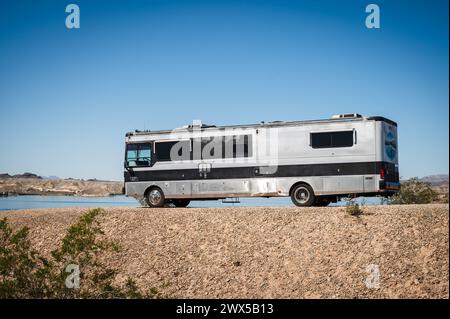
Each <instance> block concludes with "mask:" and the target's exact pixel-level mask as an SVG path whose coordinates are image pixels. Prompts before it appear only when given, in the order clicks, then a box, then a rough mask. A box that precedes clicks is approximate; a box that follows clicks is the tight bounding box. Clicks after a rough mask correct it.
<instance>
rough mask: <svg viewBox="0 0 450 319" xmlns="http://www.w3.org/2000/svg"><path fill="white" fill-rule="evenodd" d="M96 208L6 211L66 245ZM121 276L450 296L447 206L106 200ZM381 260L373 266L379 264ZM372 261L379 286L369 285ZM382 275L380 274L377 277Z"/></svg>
mask: <svg viewBox="0 0 450 319" xmlns="http://www.w3.org/2000/svg"><path fill="white" fill-rule="evenodd" d="M86 210H87V209H86V208H61V209H41V210H24V211H9V212H0V217H3V216H6V217H8V220H9V221H10V222H11V224H12V225H13V227H14V228H17V227H20V226H24V225H27V226H29V227H30V228H31V231H30V238H31V240H32V243H33V246H34V247H35V248H37V249H38V250H40V251H41V252H42V253H44V254H48V253H49V251H51V250H52V249H54V248H56V246H57V244H58V240H59V239H61V238H62V236H63V235H64V232H65V229H66V228H67V227H68V226H69V225H70V224H71V223H73V222H74V221H75V220H76V219H77V217H78V216H80V214H82V213H83V212H85V211H86ZM105 210H106V213H105V214H104V215H103V216H102V217H101V218H100V219H101V224H102V227H103V229H104V230H105V233H106V234H107V236H108V237H110V238H111V239H115V240H118V241H119V242H120V245H121V247H122V250H121V251H120V252H119V253H111V255H110V256H109V257H108V259H109V261H108V262H109V263H110V264H111V265H112V266H114V267H117V268H118V269H119V270H120V273H121V277H120V278H119V280H121V278H125V277H126V276H131V277H132V278H135V280H136V281H137V283H138V285H139V286H140V287H142V288H149V287H157V288H159V289H160V290H162V292H163V293H164V294H166V295H168V296H170V297H173V298H448V297H449V291H448V288H449V278H448V275H449V270H448V262H449V242H448V238H449V230H448V218H449V207H448V205H446V204H432V205H408V206H406V205H401V206H367V207H365V208H364V214H363V215H361V216H359V217H353V216H350V215H348V214H346V212H345V209H344V208H340V207H325V208H285V207H283V208H250V207H248V208H245V207H239V208H184V209H179V208H166V209H149V208H124V207H114V208H106V209H105ZM370 265H372V266H370ZM368 267H369V269H370V267H373V268H372V269H375V268H376V267H378V269H379V287H378V288H376V285H375V288H368V287H367V286H366V279H367V278H370V277H371V272H370V271H369V269H368ZM372 277H373V275H372Z"/></svg>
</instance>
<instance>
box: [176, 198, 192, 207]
mask: <svg viewBox="0 0 450 319" xmlns="http://www.w3.org/2000/svg"><path fill="white" fill-rule="evenodd" d="M190 202H191V201H190V200H189V199H174V200H173V201H172V203H173V204H174V205H175V207H186V206H187V205H189V203H190Z"/></svg>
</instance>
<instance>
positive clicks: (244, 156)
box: [124, 114, 400, 207]
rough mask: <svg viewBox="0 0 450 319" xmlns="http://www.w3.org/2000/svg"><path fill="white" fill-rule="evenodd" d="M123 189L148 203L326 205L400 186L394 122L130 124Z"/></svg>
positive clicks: (338, 118)
mask: <svg viewBox="0 0 450 319" xmlns="http://www.w3.org/2000/svg"><path fill="white" fill-rule="evenodd" d="M124 167H125V171H124V178H125V187H124V191H125V194H126V195H127V196H133V197H136V198H143V199H144V200H145V202H146V204H147V205H148V206H150V207H162V206H165V205H166V204H168V203H171V204H172V205H174V206H177V207H185V206H187V205H188V204H189V203H190V201H192V200H217V199H228V198H239V197H281V196H290V197H291V199H292V202H293V203H294V204H295V205H297V206H326V205H328V204H330V203H331V202H336V201H338V200H340V199H341V198H344V197H349V196H390V195H392V194H393V193H395V192H396V191H398V189H399V186H400V184H399V167H398V145H397V124H396V123H395V122H394V121H392V120H389V119H387V118H384V117H381V116H371V117H363V116H361V115H359V114H340V115H334V116H332V117H331V118H329V119H323V120H308V121H290V122H285V121H274V122H261V123H258V124H250V125H230V126H215V125H206V124H202V123H201V122H199V121H197V122H193V124H190V125H186V126H183V127H181V128H177V129H173V130H161V131H134V132H129V133H127V134H126V140H125V164H124Z"/></svg>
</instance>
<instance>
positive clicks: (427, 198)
mask: <svg viewBox="0 0 450 319" xmlns="http://www.w3.org/2000/svg"><path fill="white" fill-rule="evenodd" d="M437 198H438V194H437V193H436V192H435V191H434V190H433V189H432V188H431V184H430V183H426V182H422V181H420V180H419V179H418V178H417V177H414V178H411V179H409V180H407V181H406V182H403V183H402V184H401V186H400V191H399V192H398V193H396V194H395V195H394V196H392V197H391V200H390V204H428V203H432V202H433V201H435V200H436V199H437Z"/></svg>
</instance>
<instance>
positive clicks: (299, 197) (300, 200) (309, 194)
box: [291, 184, 315, 207]
mask: <svg viewBox="0 0 450 319" xmlns="http://www.w3.org/2000/svg"><path fill="white" fill-rule="evenodd" d="M291 199H292V202H293V203H294V204H295V205H296V206H300V207H306V206H311V205H312V204H313V203H314V201H315V196H314V191H313V190H312V188H311V186H309V185H307V184H299V185H296V186H295V187H294V189H293V190H292V193H291Z"/></svg>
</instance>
